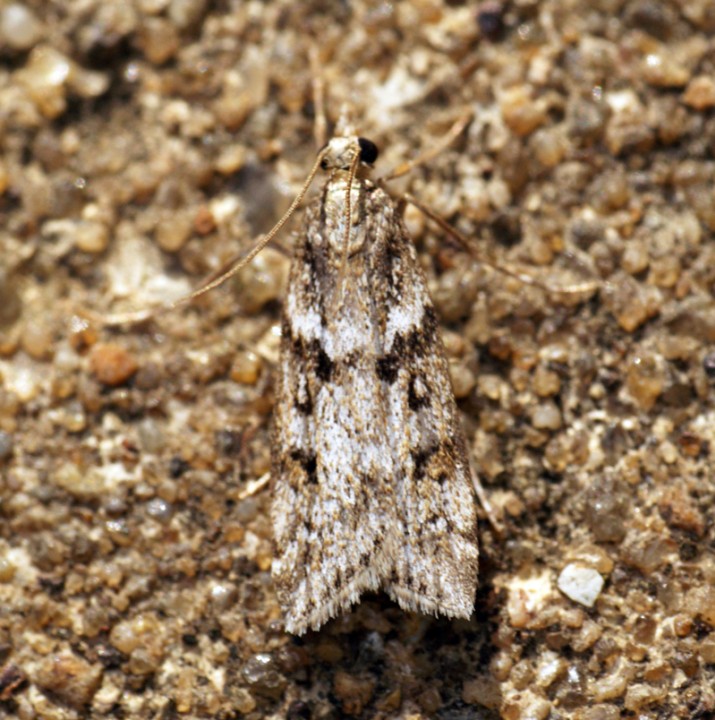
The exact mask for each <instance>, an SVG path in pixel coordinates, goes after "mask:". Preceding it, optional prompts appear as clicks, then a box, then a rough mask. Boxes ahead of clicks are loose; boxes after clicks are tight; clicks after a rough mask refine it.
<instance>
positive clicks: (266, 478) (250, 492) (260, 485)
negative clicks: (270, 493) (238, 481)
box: [238, 473, 271, 500]
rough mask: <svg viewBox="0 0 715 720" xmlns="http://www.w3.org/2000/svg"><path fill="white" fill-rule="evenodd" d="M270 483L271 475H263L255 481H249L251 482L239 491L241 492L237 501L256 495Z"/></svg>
mask: <svg viewBox="0 0 715 720" xmlns="http://www.w3.org/2000/svg"><path fill="white" fill-rule="evenodd" d="M270 481H271V474H270V473H263V475H261V477H259V478H256V479H255V480H251V482H249V483H248V484H247V485H246V487H245V489H243V490H241V492H240V493H239V494H238V499H239V500H245V499H246V498H249V497H253V496H254V495H258V493H259V492H261V490H263V489H264V488H265V487H267V486H268V485H269V483H270Z"/></svg>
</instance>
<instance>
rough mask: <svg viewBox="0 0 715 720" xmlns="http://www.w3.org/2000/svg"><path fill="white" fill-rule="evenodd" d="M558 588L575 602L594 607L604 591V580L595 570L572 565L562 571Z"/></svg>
mask: <svg viewBox="0 0 715 720" xmlns="http://www.w3.org/2000/svg"><path fill="white" fill-rule="evenodd" d="M558 587H559V590H561V592H562V593H563V594H564V595H566V597H568V598H570V599H571V600H573V601H574V602H577V603H580V604H581V605H585V606H586V607H593V605H594V603H595V602H596V600H597V598H598V596H599V595H600V594H601V590H602V589H603V578H602V577H601V575H600V574H599V573H598V572H597V571H596V570H594V569H593V568H586V567H579V566H578V565H573V564H571V565H567V566H566V567H565V568H564V569H563V570H562V571H561V574H560V575H559V580H558Z"/></svg>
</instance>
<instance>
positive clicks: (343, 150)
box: [320, 136, 379, 170]
mask: <svg viewBox="0 0 715 720" xmlns="http://www.w3.org/2000/svg"><path fill="white" fill-rule="evenodd" d="M322 154H323V159H322V160H321V161H320V167H321V168H322V169H323V170H348V169H349V168H350V166H351V165H352V162H353V160H354V158H355V156H356V155H357V156H358V157H359V158H360V163H361V164H362V165H367V166H369V167H372V164H373V163H374V162H375V160H377V156H378V154H379V151H378V149H377V145H375V143H374V142H372V140H368V139H367V138H363V137H354V136H353V137H335V138H333V139H332V140H331V141H330V142H329V143H328V144H327V145H326V146H325V148H324V149H323V150H322Z"/></svg>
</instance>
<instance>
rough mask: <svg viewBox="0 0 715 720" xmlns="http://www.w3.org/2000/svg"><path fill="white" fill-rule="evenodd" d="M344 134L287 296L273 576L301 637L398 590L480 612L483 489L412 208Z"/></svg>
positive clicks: (423, 603)
mask: <svg viewBox="0 0 715 720" xmlns="http://www.w3.org/2000/svg"><path fill="white" fill-rule="evenodd" d="M376 158H377V148H376V146H375V145H374V144H373V143H372V142H371V141H369V140H366V139H364V138H359V137H337V138H333V139H332V140H331V141H330V142H329V143H328V145H327V146H326V147H325V148H324V150H323V151H322V152H321V154H320V156H319V165H320V167H321V168H322V169H323V170H324V171H326V172H327V174H328V178H327V181H326V183H325V185H324V186H323V188H322V191H321V192H320V194H319V196H318V197H317V199H316V200H315V201H313V202H312V203H311V204H310V205H309V206H308V207H307V209H306V212H305V220H304V223H303V228H302V231H301V232H300V234H299V235H298V237H297V240H296V246H295V251H294V257H293V261H292V265H291V270H290V275H289V281H288V288H287V291H286V294H285V300H284V303H283V317H282V323H281V333H282V338H281V351H280V361H279V367H278V371H277V374H278V379H277V388H276V401H275V408H274V416H273V430H272V471H271V485H272V493H273V505H272V521H273V529H274V541H275V559H274V561H273V567H272V574H273V579H274V582H275V586H276V590H277V593H278V597H279V600H280V604H281V606H282V608H283V611H284V614H285V627H286V630H287V631H288V632H291V633H295V634H302V633H304V632H305V631H306V630H308V629H309V628H312V629H317V628H319V627H320V626H321V625H323V624H324V623H325V622H326V621H327V620H328V619H330V618H332V617H334V616H335V615H337V614H339V613H340V612H341V611H344V610H346V609H347V608H349V607H350V606H351V605H352V604H353V603H355V602H357V601H358V599H359V598H360V596H361V595H362V594H363V593H365V592H369V591H380V590H382V591H384V592H386V593H387V594H388V595H389V596H390V597H391V598H392V599H393V600H395V601H396V602H397V603H398V604H399V605H400V606H401V607H402V608H403V609H405V610H408V611H419V612H422V613H430V614H435V615H436V614H441V615H446V616H449V617H464V618H467V617H469V616H470V615H471V613H472V611H473V608H474V595H475V589H476V583H477V567H478V543H477V518H476V502H475V491H474V483H473V480H472V476H471V470H470V464H469V460H468V455H467V448H466V443H465V438H464V434H463V431H462V427H461V421H460V418H459V414H458V410H457V406H456V402H455V399H454V393H453V391H452V386H451V382H450V376H449V370H448V364H447V360H446V358H445V353H444V348H443V345H442V341H441V339H440V336H439V331H438V321H437V316H436V314H435V309H434V306H433V304H432V301H431V299H430V296H429V292H428V289H427V284H426V280H425V277H424V275H423V272H422V269H421V268H420V266H419V263H418V261H417V256H416V251H415V248H414V245H413V243H412V242H411V240H410V238H409V236H408V233H407V230H406V228H405V224H404V222H403V220H402V217H401V210H400V207H399V206H398V204H397V203H396V202H395V201H394V200H393V199H392V198H391V197H390V195H388V194H387V192H385V190H383V189H382V188H381V187H380V186H379V185H377V184H375V183H373V182H371V181H370V180H369V179H367V178H364V177H362V175H363V171H364V169H365V168H366V166H370V165H372V163H373V162H374V161H375V160H376Z"/></svg>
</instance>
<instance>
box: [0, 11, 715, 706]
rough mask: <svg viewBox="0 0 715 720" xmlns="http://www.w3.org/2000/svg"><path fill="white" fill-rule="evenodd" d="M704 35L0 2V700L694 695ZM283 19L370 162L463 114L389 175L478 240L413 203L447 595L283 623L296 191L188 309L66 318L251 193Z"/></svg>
mask: <svg viewBox="0 0 715 720" xmlns="http://www.w3.org/2000/svg"><path fill="white" fill-rule="evenodd" d="M714 32H715V11H714V10H713V5H712V3H711V2H708V1H707V0H688V1H687V2H685V0H673V1H672V2H655V0H633V1H632V2H620V1H619V0H599V1H598V2H585V1H583V2H581V1H579V0H570V1H569V2H556V1H555V0H554V1H552V0H545V1H544V2H535V1H533V0H515V1H514V2H506V3H500V2H484V3H481V4H476V3H467V4H462V3H460V2H442V1H440V0H419V1H416V2H395V3H388V2H382V3H374V4H370V3H364V2H355V3H328V2H317V1H316V2H308V3H293V2H266V3H261V2H237V1H236V2H231V1H229V0H223V1H222V0H216V1H215V2H210V1H208V0H134V1H133V2H106V0H103V1H100V0H81V2H80V1H77V0H75V1H74V2H73V1H71V0H63V1H60V0H55V1H54V2H44V1H43V0H36V1H32V2H26V3H15V2H9V1H7V2H2V3H0V142H1V144H2V154H1V156H0V219H1V222H0V228H1V229H0V716H2V717H8V718H22V719H23V720H24V719H30V718H52V719H58V720H59V719H60V718H61V719H63V720H64V719H65V718H126V719H128V720H129V719H135V718H136V719H143V718H163V719H168V718H178V717H186V718H224V719H226V720H227V719H228V718H236V717H247V718H292V719H293V720H297V719H299V718H314V719H318V718H320V719H327V718H340V717H346V716H350V717H362V718H411V719H413V720H417V719H418V718H443V719H445V720H447V719H449V720H462V719H466V718H506V719H508V720H516V719H518V718H529V719H532V718H533V719H535V720H539V719H546V718H551V719H556V718H578V719H580V720H612V719H615V718H619V717H633V718H642V719H644V720H645V719H647V718H712V717H713V716H714V714H715V690H713V686H714V683H715V633H714V632H713V627H715V557H714V556H713V543H714V542H715V537H714V535H713V516H714V514H715V510H714V509H713V495H714V490H715V482H714V480H713V461H712V455H713V452H715V404H714V403H713V398H714V393H715V302H713V288H714V287H715V245H713V231H715V193H714V191H713V187H714V184H713V174H714V172H715V164H714V163H713V147H715V113H714V112H713V108H715V44H714V41H713V39H712V38H713V33H714ZM311 48H313V51H314V52H315V53H316V56H317V58H318V62H317V63H316V65H317V66H318V67H319V73H318V75H317V78H318V79H319V80H321V81H322V82H323V83H324V85H325V103H324V104H325V108H326V112H327V116H328V120H329V125H330V127H331V128H332V127H333V125H334V123H335V121H337V119H338V117H339V116H340V115H341V113H343V112H346V113H347V117H349V118H351V121H352V123H353V124H354V125H355V127H356V128H357V129H358V131H359V133H360V134H361V135H364V136H366V137H369V138H370V139H372V140H373V141H374V142H376V143H377V144H378V146H379V147H380V148H381V151H382V152H381V157H380V159H379V160H378V162H377V165H376V169H375V175H376V176H385V175H387V174H388V172H389V169H390V168H393V167H396V166H399V165H400V164H401V163H403V162H406V161H409V160H410V159H412V158H415V157H417V156H419V155H420V154H421V153H429V152H430V151H431V150H432V149H434V148H439V146H440V141H441V139H442V138H443V137H444V136H445V134H446V133H447V132H448V131H449V128H450V127H452V126H453V124H454V123H455V122H457V121H458V120H459V119H461V118H470V120H469V122H468V124H467V126H466V129H465V130H464V132H463V133H462V134H461V135H460V137H459V138H457V139H456V140H455V141H454V142H453V143H452V144H451V146H450V147H449V148H447V149H443V150H442V151H441V152H439V153H437V154H436V156H435V157H433V158H430V159H429V160H428V161H427V162H425V163H424V164H423V165H422V166H420V167H419V168H417V169H415V170H414V171H413V172H411V173H409V174H408V175H406V176H404V177H402V178H400V179H399V180H397V181H396V182H393V183H391V185H390V187H391V189H392V192H393V194H394V196H395V197H400V196H402V195H404V194H405V193H407V192H409V193H411V194H412V195H414V196H415V197H417V198H418V199H419V200H420V201H421V202H423V203H425V204H426V205H427V206H429V207H430V208H431V209H432V210H433V211H434V212H436V213H438V214H439V215H441V216H443V217H444V218H446V219H448V220H449V222H451V223H452V224H454V225H455V226H456V227H457V228H459V230H460V231H461V232H462V233H463V234H465V235H466V236H467V237H469V238H470V239H471V240H472V241H473V243H474V246H475V251H474V252H473V253H468V252H465V250H464V249H463V248H462V247H460V245H459V244H458V243H456V242H455V241H454V240H453V239H450V238H449V237H447V236H446V235H445V233H444V232H442V231H441V230H439V229H438V228H436V227H435V226H433V224H431V223H430V222H428V221H426V220H425V218H424V216H423V215H422V214H421V213H420V212H419V211H418V210H416V209H415V208H414V207H412V206H408V207H407V208H406V210H405V213H406V219H407V223H408V226H409V229H410V232H411V234H412V236H413V238H414V241H415V243H416V245H417V247H418V250H419V252H420V257H421V262H422V264H423V267H424V269H425V272H426V273H427V276H428V279H429V283H430V289H431V292H432V295H433V298H434V301H435V304H436V306H437V309H438V313H439V317H440V322H441V323H442V332H443V337H444V340H445V344H446V347H447V352H448V356H449V359H450V363H451V368H452V375H453V383H454V389H455V394H456V395H457V398H458V401H459V405H460V409H461V410H462V412H463V419H464V424H465V428H466V430H467V436H468V440H469V443H470V447H471V450H472V454H473V459H474V463H475V467H476V469H477V471H478V473H479V475H480V477H481V479H482V482H483V484H484V486H485V489H486V491H487V493H488V495H489V497H490V498H491V502H492V503H493V504H494V506H495V509H496V513H497V515H498V517H499V519H500V521H501V523H502V525H503V527H504V533H503V535H502V536H501V537H499V536H498V535H497V534H496V533H495V532H494V530H493V529H492V527H491V526H490V524H489V523H488V522H487V520H486V519H485V518H484V517H483V515H482V518H481V520H480V536H481V543H482V557H481V568H480V584H479V587H478V590H477V597H476V605H477V609H476V611H475V614H474V616H473V617H472V618H471V619H470V620H469V621H449V620H446V619H443V618H431V617H423V616H419V615H412V616H411V615H408V614H405V613H403V612H402V611H400V609H399V608H398V607H396V606H395V605H394V604H392V603H391V602H390V601H389V600H388V599H387V598H385V597H383V596H381V595H377V596H370V597H366V598H364V600H363V601H362V602H361V603H360V604H359V605H357V606H356V607H355V608H354V611H353V612H351V613H348V614H346V615H343V616H342V617H340V618H338V619H336V620H334V621H332V622H331V623H329V624H328V625H327V626H325V627H324V628H323V629H321V631H319V632H316V633H310V634H308V635H307V636H305V637H303V638H300V639H297V638H294V637H292V636H290V635H287V634H286V633H284V632H283V630H282V619H281V611H280V607H279V606H278V604H277V601H276V596H275V593H274V589H273V586H272V583H271V577H270V565H271V559H272V546H271V534H272V533H271V526H270V520H269V507H270V491H269V490H268V489H267V488H262V489H258V490H256V489H255V487H254V485H255V482H256V480H258V479H259V478H261V476H264V475H265V473H267V471H268V469H269V464H270V448H269V427H270V415H271V407H272V403H273V389H274V372H275V363H276V359H277V348H278V332H277V328H278V325H277V322H278V318H279V311H280V299H281V294H282V289H283V286H284V282H285V276H286V272H287V269H288V267H289V263H290V247H291V244H292V234H291V233H292V232H297V231H299V228H300V213H298V216H297V217H296V218H295V220H294V222H291V224H290V228H289V229H287V230H286V231H284V232H283V233H282V234H281V236H280V238H279V243H278V245H276V246H274V247H272V248H269V249H266V250H265V251H264V252H263V253H262V254H261V255H260V256H259V257H258V258H257V259H256V260H255V261H254V262H253V263H252V264H251V265H250V266H249V267H247V268H245V269H244V270H243V271H242V272H241V273H240V274H239V276H238V278H236V279H235V280H233V281H231V282H230V283H228V284H227V286H225V287H223V288H221V289H219V290H217V291H215V292H213V293H211V294H210V295H208V296H206V297H204V298H202V299H201V300H199V301H198V302H197V303H195V304H193V305H191V306H190V307H187V308H184V309H181V310H177V311H174V312H171V313H168V314H166V315H163V316H161V317H159V318H156V319H154V320H151V321H149V322H145V323H142V324H138V325H133V326H129V327H125V328H119V329H114V330H110V329H107V328H104V327H102V326H101V324H99V323H97V322H96V321H94V322H93V321H88V320H87V318H86V313H85V314H84V315H83V312H84V311H87V310H89V311H92V312H95V313H108V312H118V311H124V310H130V309H134V308H142V307H146V306H147V305H149V304H151V303H153V302H157V301H162V300H166V299H167V298H173V297H176V296H178V295H180V294H181V293H184V292H186V291H188V290H189V289H190V288H191V287H193V286H195V285H196V284H197V283H198V282H199V281H200V279H201V278H202V277H203V276H205V275H207V274H209V273H211V272H212V271H215V270H216V269H217V268H218V267H220V266H221V265H222V263H224V262H225V261H226V260H228V259H229V258H230V257H232V256H233V255H235V254H236V253H238V252H240V251H242V250H245V249H246V248H247V247H249V246H250V244H251V242H252V239H253V238H255V237H256V236H258V235H259V234H260V233H263V232H266V231H267V230H268V229H269V228H270V227H271V226H272V225H273V224H274V223H275V222H276V220H277V219H278V218H279V217H280V215H281V213H282V212H283V211H284V210H285V209H286V207H287V206H288V204H289V202H290V200H291V198H292V197H293V196H294V195H295V193H296V192H297V190H298V189H299V187H300V185H301V183H302V182H303V180H304V179H305V176H306V174H307V172H308V170H309V168H310V166H311V164H312V162H313V159H314V157H315V152H316V146H315V142H314V128H315V126H316V123H315V115H316V104H315V103H314V92H313V86H314V82H313V81H314V80H315V79H316V73H315V72H314V71H313V72H311V67H310V62H309V55H310V52H311ZM318 107H319V105H318ZM319 185H320V180H319V179H318V180H317V182H316V190H314V192H317V188H318V187H319ZM477 256H479V257H477ZM479 258H481V259H482V260H483V261H487V262H480V259H479ZM489 262H492V263H497V264H498V265H500V266H502V267H506V268H511V269H515V270H517V271H518V272H523V273H526V274H528V275H529V276H530V277H532V278H534V279H535V281H536V282H538V283H541V284H545V285H547V286H548V287H549V288H550V290H549V291H544V290H543V289H541V288H540V287H538V286H537V285H534V284H531V285H529V284H524V283H521V282H519V281H518V280H515V279H514V278H512V277H509V276H508V275H506V274H505V273H503V272H500V271H495V270H494V269H492V268H491V267H490V264H489ZM584 283H585V285H583V287H582V288H581V289H580V290H579V289H578V288H577V287H575V286H576V285H578V284H584ZM561 290H568V291H569V292H561Z"/></svg>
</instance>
